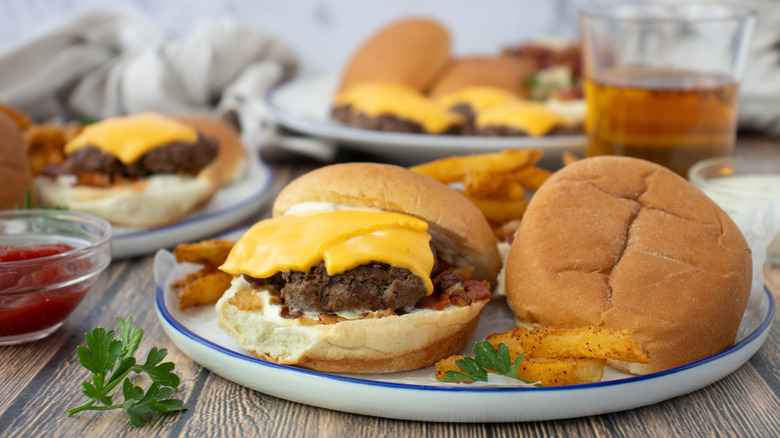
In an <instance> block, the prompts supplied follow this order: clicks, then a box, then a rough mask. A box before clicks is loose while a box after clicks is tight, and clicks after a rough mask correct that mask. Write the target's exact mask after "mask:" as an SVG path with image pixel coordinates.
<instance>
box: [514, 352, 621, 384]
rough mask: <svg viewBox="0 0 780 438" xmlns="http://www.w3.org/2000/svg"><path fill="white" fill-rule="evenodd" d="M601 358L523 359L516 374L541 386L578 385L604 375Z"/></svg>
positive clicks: (604, 364)
mask: <svg viewBox="0 0 780 438" xmlns="http://www.w3.org/2000/svg"><path fill="white" fill-rule="evenodd" d="M605 366H606V361H605V360H603V359H538V358H530V359H523V361H522V362H521V363H520V367H519V368H518V371H517V376H518V377H519V378H521V379H523V380H528V381H529V382H539V383H541V384H542V386H562V385H579V384H582V383H593V382H598V381H600V380H601V378H602V377H603V376H604V367H605Z"/></svg>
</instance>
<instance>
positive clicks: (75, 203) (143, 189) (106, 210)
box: [35, 113, 245, 227]
mask: <svg viewBox="0 0 780 438" xmlns="http://www.w3.org/2000/svg"><path fill="white" fill-rule="evenodd" d="M65 154H66V156H67V158H66V160H65V163H64V164H63V165H62V166H54V167H47V168H44V169H43V170H42V171H41V174H40V175H39V176H37V177H36V178H35V189H36V194H37V201H38V203H39V204H41V205H45V206H57V207H65V208H68V209H70V210H74V211H81V212H85V213H90V214H94V215H96V216H101V217H104V218H106V219H108V220H109V221H110V222H112V223H113V224H116V225H125V226H131V227H153V226H160V225H164V224H168V223H171V222H174V221H176V220H178V219H179V218H181V217H182V216H184V215H186V214H187V213H189V212H191V211H193V210H195V209H196V208H198V207H200V206H202V205H204V204H205V203H206V202H207V201H208V200H209V199H211V197H212V196H213V195H214V193H215V192H216V190H217V189H218V188H219V187H220V186H221V185H222V184H226V183H228V182H231V181H233V180H235V179H236V178H238V177H239V176H240V175H241V171H242V169H243V166H244V159H245V152H244V148H243V146H242V144H241V140H240V138H239V137H238V134H237V133H236V132H234V131H233V130H232V129H231V128H230V127H228V126H227V125H224V124H222V123H219V122H216V121H213V120H210V119H206V118H200V117H187V116H175V117H167V116H163V115H160V114H156V113H144V114H138V115H133V116H125V117H116V118H111V119H107V120H104V121H102V122H98V123H95V124H92V125H89V126H87V127H85V128H84V130H83V131H82V132H81V133H80V134H79V135H78V136H76V137H75V138H74V139H73V140H71V141H70V142H68V143H67V144H66V145H65Z"/></svg>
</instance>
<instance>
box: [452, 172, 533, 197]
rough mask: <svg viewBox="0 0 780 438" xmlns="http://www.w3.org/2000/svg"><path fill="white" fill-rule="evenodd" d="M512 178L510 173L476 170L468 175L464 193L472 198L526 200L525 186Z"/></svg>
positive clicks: (464, 183) (465, 179)
mask: <svg viewBox="0 0 780 438" xmlns="http://www.w3.org/2000/svg"><path fill="white" fill-rule="evenodd" d="M510 177H511V174H510V173H508V172H490V171H479V170H475V171H472V172H469V173H468V174H466V177H465V178H464V180H463V185H464V189H463V191H464V193H465V194H466V195H467V196H468V197H470V198H479V199H508V200H517V199H524V198H525V195H526V193H525V189H524V188H523V185H522V184H521V183H519V182H517V181H514V180H512V179H510Z"/></svg>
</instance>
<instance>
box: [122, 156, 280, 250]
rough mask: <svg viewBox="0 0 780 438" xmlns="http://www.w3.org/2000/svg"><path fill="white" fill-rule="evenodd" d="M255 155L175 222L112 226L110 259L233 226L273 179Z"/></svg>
mask: <svg viewBox="0 0 780 438" xmlns="http://www.w3.org/2000/svg"><path fill="white" fill-rule="evenodd" d="M249 156H253V157H255V159H253V160H248V163H247V170H246V175H245V176H244V178H242V179H241V180H239V181H236V182H235V183H233V184H231V185H229V186H226V187H223V188H221V189H219V190H218V191H217V193H216V194H215V195H214V197H213V198H212V199H211V200H210V201H209V203H208V204H206V205H205V206H203V207H202V208H200V209H198V210H197V211H195V212H193V213H191V214H190V215H188V216H186V217H184V218H183V219H182V220H180V221H179V222H176V223H173V224H171V225H167V226H164V227H158V228H149V229H135V228H127V227H114V241H113V243H112V246H111V255H112V257H113V258H114V259H121V258H125V257H133V256H137V255H142V254H149V253H152V252H154V251H157V250H158V249H160V248H168V247H171V246H173V245H176V244H179V243H182V242H190V241H193V240H199V239H203V238H206V237H209V236H213V235H214V234H216V233H220V232H223V231H224V230H226V229H229V228H231V227H234V226H236V224H238V223H239V222H240V221H242V220H244V219H246V218H248V217H249V216H250V215H252V214H253V213H255V212H256V211H257V209H258V208H260V206H261V205H262V204H263V202H265V201H266V198H267V196H266V195H267V193H268V191H269V190H270V188H271V184H272V182H273V178H272V176H273V173H272V171H271V168H270V167H268V166H267V165H266V164H265V163H263V162H262V161H261V160H260V159H259V158H257V155H256V153H253V152H249Z"/></svg>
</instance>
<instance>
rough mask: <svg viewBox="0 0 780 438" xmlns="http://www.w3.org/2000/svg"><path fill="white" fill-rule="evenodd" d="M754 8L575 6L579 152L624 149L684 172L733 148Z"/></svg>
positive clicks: (593, 153) (620, 152)
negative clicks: (580, 91)
mask: <svg viewBox="0 0 780 438" xmlns="http://www.w3.org/2000/svg"><path fill="white" fill-rule="evenodd" d="M754 26H755V12H754V11H753V10H752V9H750V8H747V7H743V6H738V5H732V4H721V3H711V2H704V3H688V2H686V3H666V2H642V3H597V4H592V5H589V6H586V7H585V8H584V9H582V11H581V13H580V31H581V34H582V35H581V39H582V43H583V66H584V80H585V97H586V100H587V115H586V121H585V125H586V126H585V129H586V131H587V133H588V146H587V149H586V155H587V156H596V155H626V156H632V157H637V158H643V159H646V160H649V161H653V162H656V163H658V164H661V165H664V166H666V167H668V168H670V169H672V170H673V171H675V172H677V173H678V174H680V175H682V176H685V175H686V173H687V171H688V168H689V167H690V166H691V165H692V164H693V163H695V162H697V161H699V160H702V159H704V158H708V157H713V156H721V155H730V154H732V153H733V151H734V137H735V133H736V124H737V110H738V107H737V104H738V94H739V80H740V78H741V77H742V73H743V71H744V70H745V63H746V59H747V54H748V45H749V42H750V38H751V36H752V33H753V28H754Z"/></svg>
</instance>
